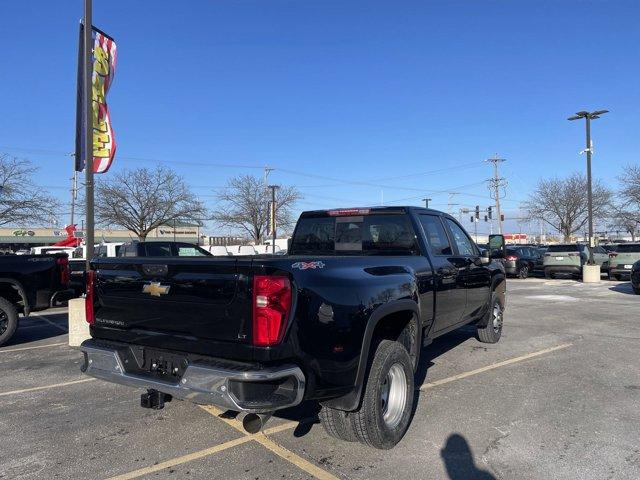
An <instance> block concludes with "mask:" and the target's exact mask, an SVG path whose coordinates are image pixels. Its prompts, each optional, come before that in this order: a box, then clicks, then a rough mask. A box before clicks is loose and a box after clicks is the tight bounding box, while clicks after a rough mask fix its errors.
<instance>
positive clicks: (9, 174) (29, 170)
mask: <svg viewBox="0 0 640 480" xmlns="http://www.w3.org/2000/svg"><path fill="white" fill-rule="evenodd" d="M37 170H38V169H37V168H36V167H34V166H33V165H32V163H31V162H30V161H29V160H24V159H19V158H16V157H12V156H9V155H8V154H6V153H0V225H7V224H13V225H18V224H22V223H25V222H29V223H30V224H34V223H35V222H41V223H43V224H44V223H46V222H47V221H49V220H50V219H51V217H52V216H53V215H54V212H55V210H56V208H57V207H58V201H57V200H56V199H55V198H53V197H52V196H51V195H49V194H48V193H47V192H46V191H44V190H43V189H42V187H38V186H36V185H35V184H34V183H33V179H32V177H33V174H34V173H35V172H36V171H37Z"/></svg>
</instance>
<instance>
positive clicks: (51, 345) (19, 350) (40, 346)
mask: <svg viewBox="0 0 640 480" xmlns="http://www.w3.org/2000/svg"><path fill="white" fill-rule="evenodd" d="M60 345H67V342H59V343H48V344H46V345H34V346H33V347H20V348H10V349H8V350H0V353H9V352H23V351H25V350H35V349H36V348H49V347H59V346H60Z"/></svg>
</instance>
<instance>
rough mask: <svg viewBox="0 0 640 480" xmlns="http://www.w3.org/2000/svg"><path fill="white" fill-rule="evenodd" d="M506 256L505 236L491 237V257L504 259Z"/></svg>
mask: <svg viewBox="0 0 640 480" xmlns="http://www.w3.org/2000/svg"><path fill="white" fill-rule="evenodd" d="M505 256H506V244H505V240H504V235H489V257H490V258H504V257H505Z"/></svg>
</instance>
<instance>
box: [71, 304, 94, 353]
mask: <svg viewBox="0 0 640 480" xmlns="http://www.w3.org/2000/svg"><path fill="white" fill-rule="evenodd" d="M84 302H85V300H84V298H74V299H72V300H69V346H70V347H76V348H77V347H79V346H80V345H81V344H82V342H84V341H85V340H88V339H89V338H91V334H90V333H89V324H88V323H87V319H86V315H85V309H84Z"/></svg>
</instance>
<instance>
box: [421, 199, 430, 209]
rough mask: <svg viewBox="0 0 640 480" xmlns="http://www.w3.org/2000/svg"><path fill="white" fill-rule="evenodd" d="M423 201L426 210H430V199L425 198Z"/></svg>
mask: <svg viewBox="0 0 640 480" xmlns="http://www.w3.org/2000/svg"><path fill="white" fill-rule="evenodd" d="M422 200H424V208H429V202H430V201H431V199H430V198H423V199H422Z"/></svg>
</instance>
